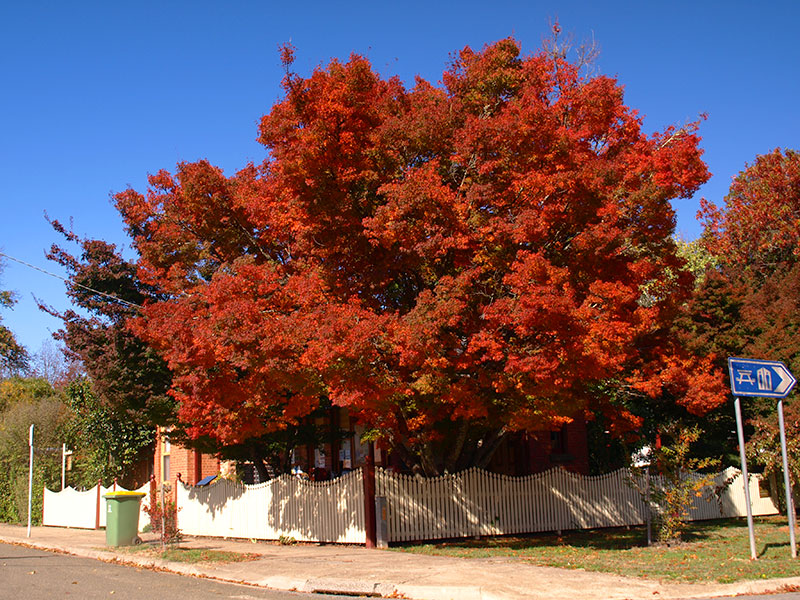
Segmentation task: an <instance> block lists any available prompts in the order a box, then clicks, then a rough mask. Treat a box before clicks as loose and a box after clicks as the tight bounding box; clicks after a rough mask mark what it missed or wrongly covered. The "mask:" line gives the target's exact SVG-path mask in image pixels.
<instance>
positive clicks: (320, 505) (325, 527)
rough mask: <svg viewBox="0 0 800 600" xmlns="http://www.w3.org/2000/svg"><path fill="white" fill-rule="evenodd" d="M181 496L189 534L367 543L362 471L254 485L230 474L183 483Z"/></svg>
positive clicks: (181, 519)
mask: <svg viewBox="0 0 800 600" xmlns="http://www.w3.org/2000/svg"><path fill="white" fill-rule="evenodd" d="M177 498H178V527H179V528H180V530H181V531H182V532H183V533H185V534H187V535H205V536H211V537H238V538H253V539H263V540H276V539H279V538H280V537H282V536H285V537H292V538H294V539H296V540H298V541H317V542H339V543H350V544H363V543H365V542H366V529H365V526H364V523H365V521H364V492H363V484H362V475H361V472H360V471H354V472H352V473H348V474H347V475H344V476H342V477H340V478H338V479H334V480H332V481H324V482H310V481H305V480H301V479H298V478H297V477H293V476H290V475H282V476H281V477H278V478H276V479H272V480H270V481H267V482H265V483H260V484H258V485H252V486H249V485H243V484H239V483H234V482H231V481H228V480H226V479H221V480H218V481H216V482H213V483H211V484H210V485H207V486H203V487H191V486H187V485H184V484H179V485H178V488H177Z"/></svg>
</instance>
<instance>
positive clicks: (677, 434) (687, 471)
mask: <svg viewBox="0 0 800 600" xmlns="http://www.w3.org/2000/svg"><path fill="white" fill-rule="evenodd" d="M702 433H703V432H702V430H701V429H700V428H699V427H697V426H692V427H687V426H685V425H682V424H678V423H673V424H670V425H668V426H667V427H666V428H664V429H663V430H662V433H661V436H662V437H663V439H667V440H669V443H667V444H662V445H660V446H659V445H658V444H656V447H655V448H652V449H651V453H650V457H651V460H650V465H651V470H650V471H649V472H648V476H649V475H650V474H651V473H652V470H653V469H654V470H655V472H656V473H658V476H657V477H655V478H654V480H652V481H651V482H650V498H649V500H650V506H648V509H653V508H654V509H655V522H656V525H657V539H658V541H660V542H662V543H665V544H672V543H675V542H678V541H680V539H681V533H682V531H683V528H684V525H685V523H686V521H687V519H688V517H689V508H690V507H691V505H692V503H693V502H694V500H695V498H700V497H702V495H703V491H702V490H703V488H705V487H706V486H708V485H709V484H710V483H711V481H712V480H713V478H714V473H710V472H708V470H709V469H716V468H717V467H719V464H720V461H719V460H718V459H715V458H692V457H691V455H690V450H691V446H692V444H694V443H695V442H696V441H697V440H698V439H700V436H701V435H702ZM643 470H644V469H643V468H642V467H634V469H633V471H634V473H635V474H638V475H639V479H641V476H642V475H644V473H643ZM640 492H643V490H640Z"/></svg>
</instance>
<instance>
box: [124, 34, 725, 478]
mask: <svg viewBox="0 0 800 600" xmlns="http://www.w3.org/2000/svg"><path fill="white" fill-rule="evenodd" d="M287 51H288V50H287ZM284 54H286V53H284ZM286 56H287V57H288V54H286ZM285 62H286V64H287V69H288V66H289V65H290V64H291V63H290V62H288V59H285ZM442 81H443V85H442V86H435V85H432V84H430V83H428V82H426V81H423V80H421V79H418V80H417V81H416V83H415V85H414V87H413V88H411V89H406V88H405V87H404V86H403V84H402V83H401V82H400V81H399V80H398V79H397V78H391V79H388V80H387V79H384V78H382V77H381V76H380V75H378V74H377V73H375V72H374V71H373V70H372V68H371V66H370V64H369V62H368V61H367V60H366V59H365V58H363V57H360V56H352V57H351V58H350V60H349V61H347V62H345V63H342V62H339V61H336V60H334V61H332V62H331V63H330V64H329V65H328V66H327V67H319V68H317V69H316V70H315V71H314V72H313V73H312V74H311V76H310V77H308V78H302V77H300V76H298V75H296V74H293V73H290V72H287V75H286V78H285V80H284V89H285V97H284V99H283V100H282V101H280V102H279V103H278V104H276V105H275V106H274V107H273V108H272V110H271V111H270V112H269V114H267V115H265V116H264V117H263V118H262V120H261V124H260V128H259V141H260V142H261V143H262V144H264V146H265V147H266V148H267V150H268V152H269V154H268V158H267V159H266V160H265V161H264V163H263V164H261V165H258V166H255V165H248V166H247V167H245V168H244V169H243V170H241V171H240V172H238V173H237V174H235V175H233V176H231V177H227V176H225V175H224V174H223V173H222V172H221V170H219V169H217V168H215V167H213V166H211V165H210V164H208V163H207V162H204V161H201V162H197V163H191V164H188V163H184V164H180V165H178V168H177V171H176V173H175V174H170V173H167V172H164V171H162V172H159V173H158V174H156V175H154V176H151V177H150V186H151V187H150V189H149V191H148V192H147V193H146V194H141V193H138V192H136V191H134V190H127V191H125V192H122V193H120V194H117V195H116V202H117V206H118V208H119V210H120V211H121V213H122V215H123V216H124V218H125V220H126V223H127V225H128V227H129V231H130V233H131V234H132V236H133V238H134V240H135V245H136V248H137V250H138V251H139V253H140V256H141V259H140V261H139V274H140V276H141V277H142V278H143V280H144V281H146V282H147V283H148V284H150V285H153V286H156V287H158V288H159V289H160V290H162V291H163V292H164V293H165V294H168V295H169V296H170V298H169V299H168V300H164V301H159V302H152V303H150V304H149V305H148V306H146V307H145V309H144V310H143V316H142V318H141V319H139V321H138V322H137V323H136V325H135V327H136V331H137V333H138V334H139V335H140V336H141V337H142V338H143V339H145V340H146V341H147V342H148V343H150V344H152V345H153V346H155V347H156V348H157V349H158V350H159V351H160V352H161V353H162V355H163V356H164V357H165V358H166V360H167V361H168V363H169V366H170V368H171V369H172V371H173V373H174V379H173V391H172V393H173V395H174V396H175V398H177V399H178V401H179V402H180V407H181V408H180V416H181V418H182V419H183V420H185V421H187V422H189V423H191V424H192V428H191V430H190V432H191V433H193V434H194V435H204V434H205V435H210V436H213V437H215V438H216V439H218V440H220V441H221V442H223V443H238V442H240V441H242V440H243V439H246V438H247V437H248V436H256V435H259V434H261V433H263V432H265V431H269V430H274V429H277V428H281V427H284V426H286V425H289V424H293V423H295V422H296V421H297V419H298V418H300V417H302V416H303V415H305V414H308V412H310V410H311V409H312V408H313V407H314V406H315V405H316V404H317V403H318V401H319V397H320V396H321V395H323V394H326V395H328V396H329V397H330V398H331V400H332V401H333V403H334V404H337V405H340V406H347V407H349V408H350V409H351V410H352V411H353V412H355V413H357V414H359V415H360V416H361V418H362V419H363V420H364V421H365V422H367V423H369V424H370V425H372V426H374V427H376V428H377V429H378V433H379V435H380V436H381V437H383V438H384V439H385V440H387V441H388V442H389V443H390V444H392V446H393V447H394V448H396V449H397V450H398V451H400V452H401V454H403V455H404V456H411V455H416V456H417V457H421V458H419V460H420V461H421V462H422V463H423V466H424V468H425V470H426V471H428V472H436V471H437V470H439V469H440V468H441V467H442V466H443V465H444V466H448V465H447V464H446V461H445V460H444V459H442V458H441V457H442V456H443V454H444V453H445V451H444V450H442V448H439V450H436V449H435V448H436V447H437V444H439V443H443V442H442V441H443V440H448V441H447V442H446V443H445V444H444V445H445V446H446V454H447V455H448V456H449V457H451V458H452V461H451V463H452V464H449V468H452V466H454V465H462V466H463V464H468V463H471V464H476V463H480V462H481V461H482V460H484V459H485V458H486V454H487V452H486V450H487V449H488V448H490V447H492V444H491V443H489V441H488V440H489V439H490V438H492V436H494V437H493V438H492V439H497V438H499V437H500V436H502V434H503V433H504V432H505V431H508V430H514V429H516V430H519V429H529V430H530V429H542V428H548V427H553V426H557V425H559V424H561V423H564V422H566V421H569V420H570V419H572V418H574V417H582V416H584V415H589V416H591V414H593V413H604V414H605V415H606V416H607V417H608V418H610V419H611V420H612V422H613V426H612V427H613V428H615V430H618V431H622V430H627V429H631V428H633V427H636V426H637V424H638V422H639V421H638V419H637V417H636V416H635V415H633V414H632V413H631V412H629V411H628V410H627V409H622V408H620V407H619V406H617V405H615V404H614V401H613V399H612V398H610V397H606V396H605V395H604V394H602V393H601V392H600V391H598V390H599V388H600V385H599V384H601V383H603V382H606V383H607V382H609V381H611V382H616V387H617V388H619V389H623V390H627V392H628V393H629V394H632V395H634V396H635V395H637V394H639V395H641V396H642V397H655V396H659V395H662V394H665V393H667V394H670V395H672V396H674V397H676V398H677V399H678V402H679V403H681V404H682V405H683V406H685V407H686V408H687V409H689V410H690V411H693V412H698V413H699V412H702V411H705V410H707V409H709V408H711V407H712V406H714V405H715V404H717V403H719V402H721V401H722V400H723V399H724V395H723V389H722V382H721V377H720V376H719V374H718V373H714V372H713V371H712V370H711V368H710V365H709V364H708V363H707V361H700V360H697V359H695V358H693V357H691V356H689V355H687V354H686V352H685V351H684V350H683V349H682V348H681V347H679V346H678V345H677V344H676V342H675V340H674V338H673V336H671V335H669V327H670V324H671V320H672V319H673V317H674V315H675V314H676V311H677V308H678V306H679V305H680V304H681V303H682V302H684V301H685V299H686V298H687V295H688V294H689V292H690V289H691V281H690V277H688V276H687V275H685V274H683V271H681V269H680V267H681V264H682V263H681V260H680V259H679V258H677V256H676V253H675V243H674V241H673V240H672V238H671V234H672V232H673V229H674V213H673V211H672V208H671V206H670V203H669V202H670V200H672V199H675V198H679V197H686V196H689V195H691V194H692V193H693V192H694V191H695V190H696V189H697V188H698V186H699V185H700V184H702V183H703V182H704V181H706V179H707V178H708V172H707V170H706V167H705V164H704V163H703V161H702V160H701V150H700V149H699V148H698V143H699V139H700V138H699V136H698V135H697V133H696V124H694V125H691V126H688V127H685V128H682V129H675V128H670V129H668V130H667V131H665V132H663V133H657V134H655V135H652V136H647V135H645V134H644V133H643V132H642V131H641V120H640V119H639V117H638V116H637V114H636V112H635V111H633V110H631V109H630V108H629V107H627V106H626V105H625V104H624V103H623V93H622V87H621V86H620V85H619V84H618V83H617V82H616V81H615V80H614V79H612V78H608V77H586V76H583V75H582V74H581V73H580V72H579V69H578V67H577V66H576V65H572V64H570V63H569V62H567V61H565V60H563V59H562V58H560V57H558V56H554V55H552V54H548V53H546V52H541V53H539V54H535V55H532V56H526V57H522V56H520V50H519V47H518V44H517V43H516V41H514V40H513V39H506V40H502V41H500V42H497V43H495V44H492V45H489V46H487V47H485V48H484V49H483V50H482V51H480V52H475V51H473V50H471V49H469V48H465V49H464V50H462V51H461V52H460V53H459V55H458V56H457V57H456V58H455V59H454V61H453V64H452V65H451V67H450V68H449V69H448V70H447V71H446V72H445V73H444V75H443V78H442ZM676 274H677V275H676ZM456 430H458V432H459V433H458V435H456V437H455V441H453V439H454V438H453V434H454V431H456ZM468 430H469V431H468ZM487 432H492V433H487ZM481 448H483V450H481ZM437 452H438V454H437ZM448 460H449V459H448Z"/></svg>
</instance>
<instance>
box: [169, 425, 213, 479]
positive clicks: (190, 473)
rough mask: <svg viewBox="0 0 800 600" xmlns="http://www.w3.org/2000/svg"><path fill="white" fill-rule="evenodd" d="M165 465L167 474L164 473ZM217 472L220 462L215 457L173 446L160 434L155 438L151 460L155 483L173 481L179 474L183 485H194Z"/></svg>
mask: <svg viewBox="0 0 800 600" xmlns="http://www.w3.org/2000/svg"><path fill="white" fill-rule="evenodd" d="M165 457H169V458H168V460H165ZM167 463H168V468H169V473H164V468H165V466H167ZM219 470H220V461H219V459H218V458H216V457H215V456H212V455H209V454H203V453H202V452H198V451H197V450H191V449H189V448H184V447H183V446H179V445H177V444H173V443H171V442H169V441H168V439H167V438H165V436H164V435H163V434H162V432H159V434H158V435H157V436H156V450H155V455H154V460H153V474H154V475H155V478H156V481H175V479H176V477H177V476H178V473H180V475H181V479H182V480H183V482H184V483H187V484H189V485H194V484H196V483H197V482H198V481H200V480H201V479H203V478H204V477H208V476H209V475H216V474H217V473H219Z"/></svg>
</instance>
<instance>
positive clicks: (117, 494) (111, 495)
mask: <svg viewBox="0 0 800 600" xmlns="http://www.w3.org/2000/svg"><path fill="white" fill-rule="evenodd" d="M145 496H147V494H145V493H144V492H124V491H119V492H108V493H107V494H105V495H103V498H134V497H135V498H144V497H145Z"/></svg>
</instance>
